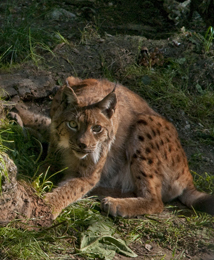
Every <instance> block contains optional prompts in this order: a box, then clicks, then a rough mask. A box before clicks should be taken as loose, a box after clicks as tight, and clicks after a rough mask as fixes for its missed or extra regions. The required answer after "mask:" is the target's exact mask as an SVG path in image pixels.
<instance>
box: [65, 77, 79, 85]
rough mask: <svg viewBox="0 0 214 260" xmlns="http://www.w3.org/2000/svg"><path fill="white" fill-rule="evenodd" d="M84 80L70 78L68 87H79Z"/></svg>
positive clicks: (67, 82)
mask: <svg viewBox="0 0 214 260" xmlns="http://www.w3.org/2000/svg"><path fill="white" fill-rule="evenodd" d="M81 81H82V80H81V79H80V78H75V77H73V76H70V77H68V78H67V79H66V84H67V86H70V87H72V86H73V85H77V84H79V83H80V82H81Z"/></svg>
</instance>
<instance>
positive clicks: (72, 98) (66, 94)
mask: <svg viewBox="0 0 214 260" xmlns="http://www.w3.org/2000/svg"><path fill="white" fill-rule="evenodd" d="M66 83H67V86H65V88H64V90H63V93H62V100H63V101H64V102H66V104H70V105H72V106H77V105H78V98H77V96H76V94H75V93H74V91H73V89H72V88H71V87H70V86H69V83H68V81H67V80H66Z"/></svg>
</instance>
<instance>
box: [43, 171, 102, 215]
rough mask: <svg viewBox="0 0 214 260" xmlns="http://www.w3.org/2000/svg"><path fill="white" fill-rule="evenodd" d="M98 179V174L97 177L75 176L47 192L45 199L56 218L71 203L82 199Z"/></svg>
mask: <svg viewBox="0 0 214 260" xmlns="http://www.w3.org/2000/svg"><path fill="white" fill-rule="evenodd" d="M98 181H99V178H98V176H97V178H85V177H82V178H75V179H72V180H70V181H69V182H67V183H66V184H65V185H64V186H62V187H58V188H56V189H55V190H54V191H53V192H51V193H47V194H46V196H45V198H44V199H45V201H46V202H47V203H48V204H49V205H50V206H51V208H52V214H53V216H54V219H55V218H56V217H57V216H58V215H59V214H60V213H61V211H62V210H63V209H64V208H66V207H67V206H68V205H69V204H71V203H72V202H75V201H77V200H78V199H81V198H82V197H83V196H84V195H85V194H86V193H87V192H88V191H90V190H91V189H92V188H93V187H94V186H95V185H96V183H97V182H98Z"/></svg>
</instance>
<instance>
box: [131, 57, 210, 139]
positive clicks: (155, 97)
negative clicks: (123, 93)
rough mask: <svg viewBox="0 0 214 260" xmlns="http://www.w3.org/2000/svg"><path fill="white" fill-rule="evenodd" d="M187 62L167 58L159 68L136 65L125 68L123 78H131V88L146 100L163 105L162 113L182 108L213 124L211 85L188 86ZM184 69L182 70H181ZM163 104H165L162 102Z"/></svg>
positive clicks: (158, 106)
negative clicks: (199, 91)
mask: <svg viewBox="0 0 214 260" xmlns="http://www.w3.org/2000/svg"><path fill="white" fill-rule="evenodd" d="M188 66H190V65H188V64H186V62H185V60H184V61H183V63H179V61H178V60H176V59H174V60H169V61H168V65H166V66H165V67H163V68H155V69H152V70H151V69H149V68H145V67H142V66H138V65H132V66H129V67H128V68H127V71H126V77H127V76H128V77H129V78H131V80H132V79H134V81H135V84H134V85H135V86H137V87H133V88H134V89H135V91H136V90H137V92H138V93H139V94H140V95H141V96H142V97H144V98H145V99H146V100H148V101H149V102H150V103H151V105H152V106H155V107H156V108H157V109H160V111H161V108H162V107H164V110H165V112H166V114H168V115H170V116H172V115H173V113H174V112H173V111H182V112H183V113H184V114H186V115H187V116H188V117H189V118H190V119H191V120H193V121H197V122H198V121H199V122H201V123H202V124H203V125H206V126H207V127H208V128H209V129H210V133H211V135H212V134H213V131H212V129H213V127H214V120H213V114H214V92H213V88H207V89H204V90H203V91H202V92H201V93H198V92H197V89H196V87H195V88H194V89H189V86H188ZM183 68H185V70H184V69H183ZM166 104H167V105H166Z"/></svg>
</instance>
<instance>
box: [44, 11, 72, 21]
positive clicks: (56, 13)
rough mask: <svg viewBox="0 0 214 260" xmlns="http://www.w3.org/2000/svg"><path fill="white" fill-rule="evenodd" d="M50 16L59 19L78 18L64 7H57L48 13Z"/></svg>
mask: <svg viewBox="0 0 214 260" xmlns="http://www.w3.org/2000/svg"><path fill="white" fill-rule="evenodd" d="M48 18H50V19H52V20H56V21H59V20H63V19H74V18H76V15H75V14H73V13H71V12H69V11H67V10H65V9H63V8H55V9H54V10H52V12H51V13H49V14H48Z"/></svg>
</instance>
